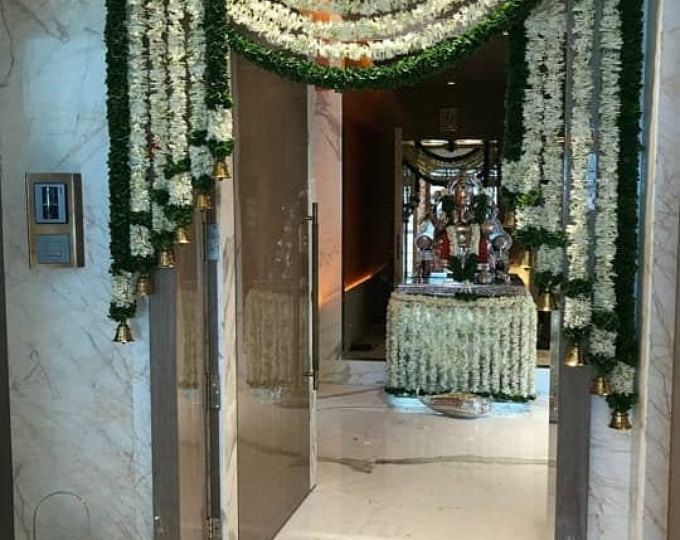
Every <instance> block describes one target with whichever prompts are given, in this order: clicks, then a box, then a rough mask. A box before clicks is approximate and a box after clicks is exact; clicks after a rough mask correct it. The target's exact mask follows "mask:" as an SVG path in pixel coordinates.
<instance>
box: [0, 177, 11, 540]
mask: <svg viewBox="0 0 680 540" xmlns="http://www.w3.org/2000/svg"><path fill="white" fill-rule="evenodd" d="M0 176H2V169H1V167H0ZM3 246H4V240H3V234H2V182H0V537H2V538H14V479H13V475H12V430H11V425H10V422H11V417H10V403H9V401H10V400H9V358H8V354H7V311H6V304H5V261H4V248H3Z"/></svg>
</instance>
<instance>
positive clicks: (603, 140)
mask: <svg viewBox="0 0 680 540" xmlns="http://www.w3.org/2000/svg"><path fill="white" fill-rule="evenodd" d="M599 31H600V76H601V81H602V82H601V90H600V95H599V103H598V118H599V133H600V136H599V140H598V171H597V184H596V189H597V195H596V199H595V210H596V212H595V227H594V231H595V253H594V275H593V311H594V313H595V314H596V316H595V317H594V318H593V332H592V334H591V336H590V352H591V356H592V360H593V363H594V364H595V365H596V367H597V369H598V370H599V371H600V372H601V373H604V374H607V373H608V372H609V371H611V369H612V367H613V366H614V364H615V362H616V347H615V343H616V338H617V333H616V330H617V328H616V314H615V311H616V292H615V289H614V280H615V278H616V274H615V271H614V258H615V256H616V240H617V236H618V224H617V197H618V195H617V192H618V189H617V188H618V175H617V163H618V160H619V143H620V140H619V129H618V119H619V112H620V110H621V100H620V97H619V92H620V91H619V86H618V79H619V75H620V71H621V44H622V39H621V17H620V13H619V11H618V0H605V1H604V4H603V11H602V17H601V19H600V29H599Z"/></svg>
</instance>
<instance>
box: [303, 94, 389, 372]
mask: <svg viewBox="0 0 680 540" xmlns="http://www.w3.org/2000/svg"><path fill="white" fill-rule="evenodd" d="M310 106H311V108H312V114H311V118H310V131H311V133H310V161H311V163H312V167H311V175H312V177H311V179H310V184H311V189H312V200H314V201H316V202H317V203H318V204H319V296H320V312H319V339H320V354H321V359H320V360H321V361H320V364H321V366H320V370H321V380H322V382H328V383H338V384H358V385H374V384H383V383H384V382H385V365H384V364H383V363H381V362H370V361H356V360H351V361H348V360H343V359H342V297H343V291H342V94H339V93H337V92H333V91H330V90H321V89H317V90H316V91H315V92H313V94H312V95H311V97H310Z"/></svg>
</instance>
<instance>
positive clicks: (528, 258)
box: [522, 249, 536, 269]
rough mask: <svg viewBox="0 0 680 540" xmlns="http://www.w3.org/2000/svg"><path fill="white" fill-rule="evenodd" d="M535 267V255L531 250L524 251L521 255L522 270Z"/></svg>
mask: <svg viewBox="0 0 680 540" xmlns="http://www.w3.org/2000/svg"><path fill="white" fill-rule="evenodd" d="M534 266H536V253H535V252H534V250H533V249H525V250H524V252H523V253H522V268H529V269H530V268H534Z"/></svg>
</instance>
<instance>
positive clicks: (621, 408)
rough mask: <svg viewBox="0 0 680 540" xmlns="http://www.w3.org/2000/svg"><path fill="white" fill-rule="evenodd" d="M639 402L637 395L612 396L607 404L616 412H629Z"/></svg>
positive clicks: (608, 398)
mask: <svg viewBox="0 0 680 540" xmlns="http://www.w3.org/2000/svg"><path fill="white" fill-rule="evenodd" d="M636 401H637V394H612V395H610V396H607V403H608V404H609V406H610V407H611V408H612V409H613V410H614V411H616V412H623V413H625V412H628V411H629V410H630V409H631V408H632V407H633V405H635V402H636Z"/></svg>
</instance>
